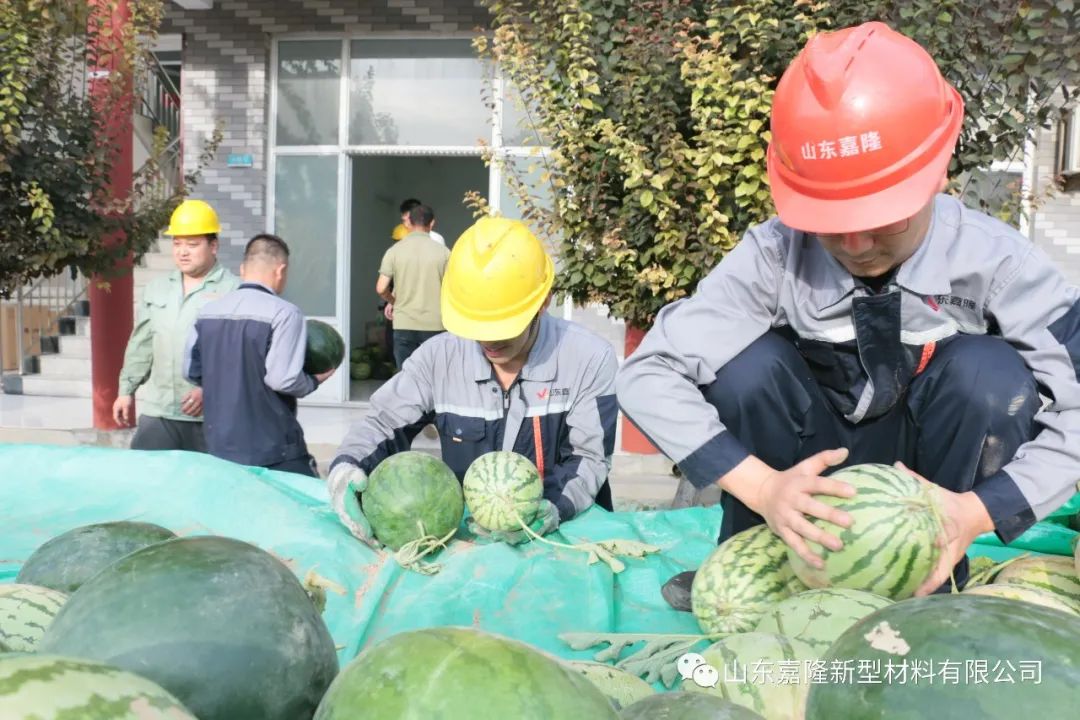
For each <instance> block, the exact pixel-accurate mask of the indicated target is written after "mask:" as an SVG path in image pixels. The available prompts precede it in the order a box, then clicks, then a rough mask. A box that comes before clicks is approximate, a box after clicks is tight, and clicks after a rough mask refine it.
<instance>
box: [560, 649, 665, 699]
mask: <svg viewBox="0 0 1080 720" xmlns="http://www.w3.org/2000/svg"><path fill="white" fill-rule="evenodd" d="M569 665H570V667H571V668H573V669H574V670H576V671H577V672H579V673H581V674H582V675H584V676H585V678H586V679H587V680H588V681H589V682H591V683H592V684H593V685H595V686H596V687H597V689H599V690H600V692H602V693H604V695H606V696H607V698H608V700H610V701H611V704H612V705H614V706H615V709H616V710H618V709H620V708H624V707H626V706H627V705H630V704H632V703H634V702H636V701H638V700H640V699H641V698H645V697H649V696H650V695H653V694H654V693H655V692H656V691H655V690H653V688H652V685H650V684H649V683H647V682H645V681H644V680H642V679H641V678H639V677H638V676H637V675H631V674H630V673H628V672H626V671H625V670H620V669H619V668H617V667H613V666H611V665H608V664H607V663H600V662H591V661H589V660H571V661H570V662H569Z"/></svg>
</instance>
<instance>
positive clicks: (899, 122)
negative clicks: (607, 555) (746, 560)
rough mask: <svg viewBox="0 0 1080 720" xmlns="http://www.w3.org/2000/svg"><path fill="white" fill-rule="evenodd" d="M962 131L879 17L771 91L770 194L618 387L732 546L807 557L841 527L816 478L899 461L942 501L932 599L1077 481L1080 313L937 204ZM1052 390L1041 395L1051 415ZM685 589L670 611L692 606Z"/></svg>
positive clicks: (1017, 242) (822, 40)
mask: <svg viewBox="0 0 1080 720" xmlns="http://www.w3.org/2000/svg"><path fill="white" fill-rule="evenodd" d="M963 116H964V104H963V100H962V98H961V97H960V95H959V94H958V93H957V92H956V90H955V89H954V88H953V87H952V86H950V85H949V83H947V82H946V81H945V80H944V79H943V78H942V76H941V73H940V72H939V70H938V68H937V65H936V64H935V62H934V60H933V59H932V58H931V57H930V56H929V55H928V54H927V52H926V51H925V50H924V49H923V48H922V47H920V46H919V45H918V44H916V43H915V42H913V41H912V40H910V39H908V38H907V37H904V36H903V35H900V34H899V33H897V32H894V31H893V30H891V29H890V28H889V27H888V26H886V25H884V24H882V23H876V22H873V23H866V24H864V25H860V26H858V27H853V28H847V29H844V30H840V31H837V32H831V33H824V34H821V35H818V36H816V37H814V38H813V39H812V40H810V42H809V43H807V45H806V47H805V48H804V49H803V50H802V51H801V52H800V53H799V55H798V57H796V58H795V60H794V61H793V62H792V64H791V65H790V67H789V68H788V69H787V71H786V72H785V73H784V75H783V77H782V78H781V79H780V82H779V84H778V86H777V89H776V93H775V96H774V99H773V108H772V126H771V127H772V142H771V144H770V146H769V152H768V171H769V182H770V185H771V190H772V196H773V199H774V201H775V203H776V208H777V211H778V217H774V218H772V219H770V220H768V221H767V222H765V223H762V224H760V225H758V226H756V227H752V228H750V229H749V230H748V231H747V233H746V235H745V236H744V237H743V239H742V241H741V242H740V243H739V245H738V246H737V247H736V248H735V249H734V250H732V251H731V252H730V253H728V255H727V256H726V257H725V258H724V259H723V261H722V262H720V264H719V265H717V267H716V268H714V269H713V270H712V272H711V273H710V274H709V275H708V276H707V277H706V278H705V279H704V280H703V281H702V282H701V283H700V285H699V286H698V289H697V291H696V293H695V294H694V295H693V296H692V297H690V298H687V299H684V300H680V301H678V302H675V303H672V304H671V305H669V306H667V307H665V308H664V309H663V310H661V312H660V313H659V314H658V316H657V319H656V323H655V325H654V326H653V328H652V329H651V330H650V331H649V333H648V335H647V336H646V337H645V339H644V341H643V342H642V343H641V346H640V348H639V349H638V351H637V352H636V353H634V355H633V356H631V357H630V358H628V359H627V361H626V363H625V364H624V366H623V368H622V369H621V371H620V373H619V376H618V379H617V396H618V400H619V403H620V405H621V407H622V409H623V411H624V412H625V413H626V414H627V415H628V416H629V417H630V419H631V420H632V421H633V422H634V424H635V425H636V426H637V427H639V428H640V429H641V430H642V431H643V432H644V433H645V434H646V435H647V436H648V437H649V438H650V439H651V440H652V441H653V443H654V444H655V445H656V446H657V447H658V448H660V449H661V450H662V451H663V452H664V453H665V454H667V455H668V456H669V457H671V458H672V459H673V460H675V461H676V462H678V464H679V466H680V468H681V470H682V472H683V474H684V475H685V476H686V478H687V479H688V480H689V481H690V482H691V483H693V484H694V485H695V486H696V487H698V488H705V487H708V486H710V485H713V484H718V485H719V486H720V488H721V489H722V491H723V493H722V499H721V505H722V507H723V510H724V514H723V520H722V526H721V533H720V541H723V540H725V539H727V538H728V537H730V536H731V535H733V534H734V533H737V532H739V531H741V530H745V529H747V528H749V527H752V526H754V525H758V524H760V523H762V522H766V523H768V524H769V526H770V527H771V528H772V529H773V530H774V531H775V532H776V533H777V534H778V535H779V536H780V537H781V538H783V539H784V541H785V542H786V543H787V544H788V545H789V546H790V547H791V548H792V549H793V550H794V551H796V552H798V553H799V555H801V556H802V557H803V558H804V559H805V560H807V561H808V562H810V563H811V564H813V565H815V566H816V567H821V560H820V558H818V557H817V555H815V554H814V553H812V552H811V551H810V550H809V548H808V546H807V544H806V541H807V540H812V541H815V542H817V543H820V544H822V545H824V546H825V547H827V548H831V549H838V548H839V547H840V540H839V539H838V538H837V537H836V536H835V535H832V534H828V533H826V532H825V531H823V530H821V529H820V528H819V527H817V526H816V525H815V524H813V523H811V522H810V521H809V519H808V518H822V519H824V520H828V521H831V522H834V523H836V524H837V525H840V526H847V525H848V524H849V523H850V516H848V515H847V514H846V513H842V512H840V511H839V510H837V509H835V508H832V507H830V506H827V505H825V504H824V503H821V502H820V501H818V500H815V499H814V498H813V495H820V494H828V495H838V496H849V495H850V494H851V493H852V492H853V488H851V486H850V485H849V484H847V483H842V482H840V481H838V480H835V479H830V478H828V477H822V474H823V473H825V472H826V470H828V469H829V468H835V467H838V466H841V465H852V464H857V463H867V462H876V463H887V464H894V463H897V462H900V463H903V466H905V467H907V468H909V469H910V471H912V472H914V473H915V474H917V475H919V476H921V477H924V478H926V479H928V480H930V481H932V482H933V483H936V484H937V485H938V486H940V488H941V489H942V490H941V491H940V492H939V493H938V495H939V496H940V498H941V505H942V509H943V511H944V515H945V527H946V529H947V531H948V533H947V534H948V538H947V542H948V545H947V548H946V550H945V552H944V553H943V554H942V558H941V562H940V564H939V565H938V567H937V569H936V571H935V572H934V573H933V574H932V575H931V577H930V578H929V579H928V580H927V581H926V582H925V583H924V584H923V585H922V587H920V588H919V590H918V591H917V593H916V594H918V595H924V594H927V593H930V592H934V591H935V590H941V589H943V588H945V587H947V585H944V583H946V581H947V580H948V577H949V571H950V569H953V568H954V566H955V571H956V573H955V576H956V580H957V581H958V583H960V584H961V585H962V584H963V583H964V582H966V578H967V561H966V557H965V552H966V550H967V549H968V547H969V545H970V544H971V543H972V541H973V540H974V539H975V538H976V537H977V536H978V535H980V534H981V533H984V532H990V531H994V532H996V533H997V535H998V537H999V538H1000V539H1001V540H1002V542H1005V543H1008V542H1010V541H1012V540H1013V539H1015V538H1016V537H1017V536H1018V535H1020V534H1021V533H1022V532H1024V531H1025V530H1026V529H1027V528H1028V527H1030V526H1031V525H1032V524H1034V523H1035V522H1036V521H1037V520H1039V519H1041V518H1043V517H1045V516H1046V515H1048V514H1049V513H1050V512H1052V511H1053V510H1055V509H1056V508H1057V507H1059V506H1060V505H1062V504H1063V503H1064V502H1065V501H1066V500H1068V498H1069V497H1070V496H1071V494H1072V493H1073V492H1074V490H1075V487H1076V481H1077V479H1078V478H1080V383H1078V381H1077V375H1078V373H1080V304H1078V302H1077V300H1078V297H1080V295H1078V291H1077V289H1076V288H1073V287H1070V286H1069V284H1068V283H1067V282H1066V281H1065V279H1064V277H1063V276H1062V274H1061V273H1060V272H1059V271H1058V270H1057V269H1056V268H1055V267H1054V266H1053V264H1052V263H1051V261H1050V260H1049V259H1048V258H1047V256H1046V255H1045V254H1044V253H1043V252H1042V251H1040V250H1039V249H1038V248H1037V247H1034V246H1033V245H1032V243H1031V242H1030V241H1029V240H1028V239H1027V238H1026V237H1024V236H1023V235H1021V234H1020V233H1018V232H1017V231H1016V230H1015V229H1013V228H1012V227H1009V226H1007V225H1005V224H1004V223H1001V222H999V221H997V220H995V219H993V218H991V217H989V216H987V215H984V214H982V213H979V212H976V211H974V210H971V209H969V208H967V207H965V206H964V205H962V204H961V203H960V201H959V200H957V199H956V198H953V197H950V196H948V195H944V194H941V192H942V190H943V189H944V188H945V184H946V172H947V168H948V166H949V160H950V158H951V156H952V153H953V151H954V148H955V145H956V141H957V137H958V136H959V133H960V128H961V123H962V121H963ZM1040 391H1041V393H1042V394H1043V395H1044V396H1046V397H1047V398H1048V402H1047V404H1046V405H1045V406H1042V402H1041V400H1040V397H1039V395H1040ZM691 580H692V573H683V574H682V575H680V576H676V578H674V579H673V580H672V581H670V582H669V584H668V586H667V587H666V588H665V596H666V597H668V600H669V602H672V604H674V605H676V606H681V607H685V606H686V605H687V604H688V593H687V592H686V590H687V588H688V587H689V583H690V581H691Z"/></svg>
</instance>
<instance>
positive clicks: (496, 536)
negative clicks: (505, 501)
mask: <svg viewBox="0 0 1080 720" xmlns="http://www.w3.org/2000/svg"><path fill="white" fill-rule="evenodd" d="M468 527H469V531H470V532H472V533H473V534H474V535H477V536H479V537H484V538H488V539H489V540H493V541H495V542H504V543H506V544H507V545H520V544H521V543H524V542H528V541H530V540H532V539H533V537H532V535H530V534H529V533H527V532H525V531H524V530H521V529H518V530H487V529H485V528H483V527H481V526H480V525H479V524H477V522H476V521H475V520H473V519H472V518H469V522H468ZM558 528H559V508H557V507H555V503H553V502H551V501H550V500H541V501H540V508H539V510H538V511H537V513H536V517H535V518H533V521H532V522H531V523H529V529H530V530H532V531H533V532H534V533H536V534H537V535H540V536H541V537H542V536H544V535H547V534H548V533H551V532H555V530H557V529H558Z"/></svg>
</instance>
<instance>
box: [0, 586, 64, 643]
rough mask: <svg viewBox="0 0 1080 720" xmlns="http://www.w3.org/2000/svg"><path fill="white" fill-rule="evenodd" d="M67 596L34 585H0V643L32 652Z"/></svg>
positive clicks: (57, 591)
mask: <svg viewBox="0 0 1080 720" xmlns="http://www.w3.org/2000/svg"><path fill="white" fill-rule="evenodd" d="M67 598H68V596H67V595H66V594H65V593H62V592H60V591H59V590H53V589H51V588H46V587H39V586H37V585H0V642H2V643H4V645H6V646H7V648H8V650H11V651H14V652H33V651H34V649H35V648H36V647H37V644H38V641H40V640H41V636H42V635H44V634H45V630H46V628H48V627H49V625H50V624H51V623H52V620H53V617H55V616H56V613H58V612H59V611H60V608H61V607H63V605H64V603H65V602H66V601H67Z"/></svg>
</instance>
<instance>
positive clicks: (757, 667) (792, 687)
mask: <svg viewBox="0 0 1080 720" xmlns="http://www.w3.org/2000/svg"><path fill="white" fill-rule="evenodd" d="M819 655H820V653H818V652H817V651H816V650H814V649H813V648H812V647H810V646H809V645H807V644H806V643H804V642H802V641H801V640H796V639H794V638H789V637H785V636H783V635H776V634H774V633H759V632H748V633H739V634H738V635H732V636H730V637H726V638H724V639H723V640H720V641H719V642H717V643H715V644H714V645H711V646H710V647H708V648H706V649H705V650H703V651H702V653H701V656H702V657H704V658H705V662H706V663H708V664H709V665H711V666H712V667H713V668H715V669H716V672H717V675H718V678H717V680H718V681H717V683H716V687H702V686H701V685H699V684H698V682H697V673H695V675H694V678H691V679H687V680H683V682H682V685H681V687H680V689H682V690H686V691H689V692H701V693H709V694H711V695H717V696H719V697H721V698H723V699H725V700H730V701H731V702H733V703H736V704H737V705H742V706H743V707H746V708H749V709H751V710H753V711H754V712H756V713H758V714H759V715H763V716H764V717H765V718H766V720H795V719H796V718H801V717H802V715H801V713H802V707H803V702H804V700H805V698H806V691H807V689H808V688H807V682H806V678H807V675H806V667H807V662H808V661H811V660H815V659H817V658H818V657H819ZM837 717H839V716H837Z"/></svg>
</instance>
